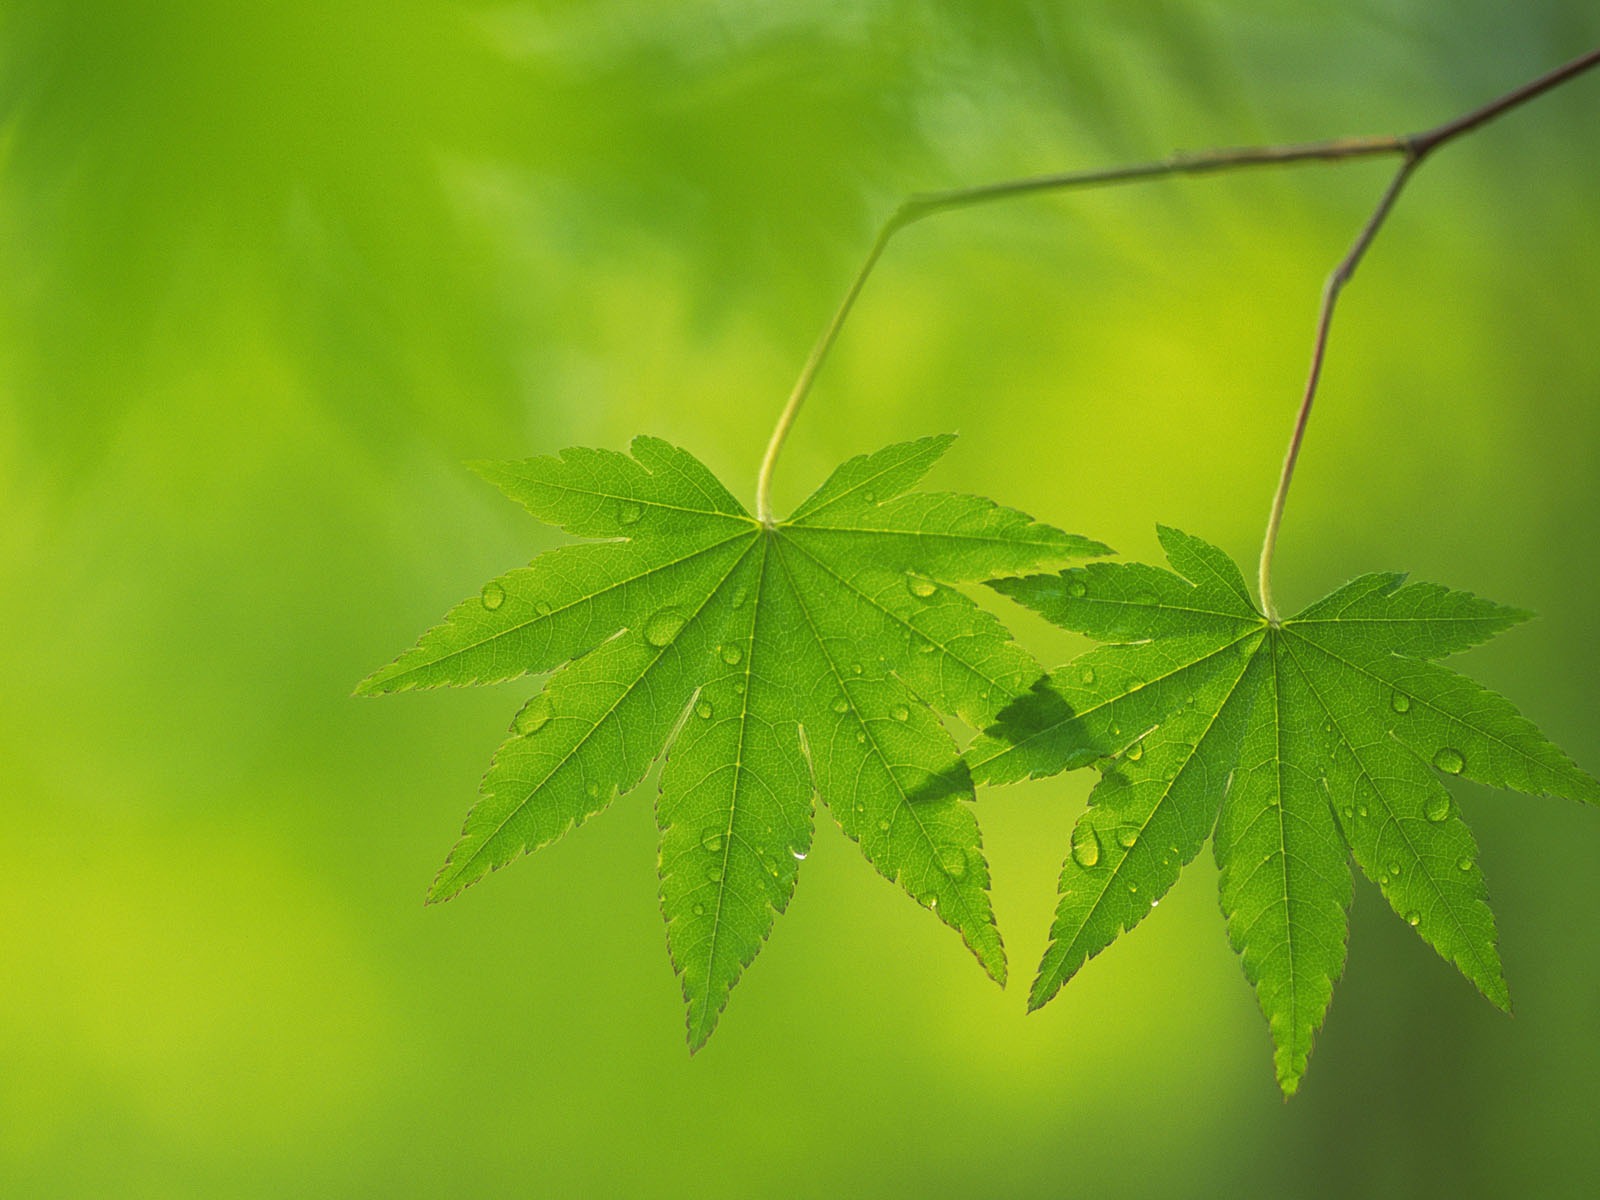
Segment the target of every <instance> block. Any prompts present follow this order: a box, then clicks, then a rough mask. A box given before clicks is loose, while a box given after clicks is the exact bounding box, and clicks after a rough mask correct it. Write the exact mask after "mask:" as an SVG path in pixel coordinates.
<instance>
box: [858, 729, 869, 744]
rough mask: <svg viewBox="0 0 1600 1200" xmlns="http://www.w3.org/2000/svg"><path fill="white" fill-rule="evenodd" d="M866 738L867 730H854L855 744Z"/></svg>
mask: <svg viewBox="0 0 1600 1200" xmlns="http://www.w3.org/2000/svg"><path fill="white" fill-rule="evenodd" d="M866 740H867V731H866V730H865V729H858V730H856V745H858V746H859V745H861V744H862V743H863V742H865V741H866Z"/></svg>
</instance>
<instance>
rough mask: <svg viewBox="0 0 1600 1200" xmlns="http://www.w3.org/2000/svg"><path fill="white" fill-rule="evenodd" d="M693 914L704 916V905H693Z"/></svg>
mask: <svg viewBox="0 0 1600 1200" xmlns="http://www.w3.org/2000/svg"><path fill="white" fill-rule="evenodd" d="M694 915H695V916H697V917H703V916H705V915H706V906H705V905H704V904H696V905H695V906H694Z"/></svg>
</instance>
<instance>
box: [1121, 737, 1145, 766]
mask: <svg viewBox="0 0 1600 1200" xmlns="http://www.w3.org/2000/svg"><path fill="white" fill-rule="evenodd" d="M1123 755H1124V757H1126V758H1127V760H1128V761H1129V762H1138V761H1139V760H1140V759H1141V758H1143V757H1144V743H1143V742H1135V743H1134V744H1133V745H1131V746H1129V747H1128V748H1127V749H1126V750H1124V751H1123Z"/></svg>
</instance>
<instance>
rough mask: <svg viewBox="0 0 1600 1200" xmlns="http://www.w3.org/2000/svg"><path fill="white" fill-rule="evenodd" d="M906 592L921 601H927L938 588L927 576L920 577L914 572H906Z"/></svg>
mask: <svg viewBox="0 0 1600 1200" xmlns="http://www.w3.org/2000/svg"><path fill="white" fill-rule="evenodd" d="M906 590H907V591H909V592H910V593H911V594H912V595H913V596H915V597H917V598H918V599H919V600H926V599H927V598H928V597H929V596H931V595H933V593H934V592H936V591H938V590H939V589H938V587H937V586H936V585H935V584H934V582H933V580H931V579H929V578H928V577H927V576H926V575H918V574H917V573H916V572H914V571H908V572H906Z"/></svg>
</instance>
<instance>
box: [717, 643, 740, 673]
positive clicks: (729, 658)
mask: <svg viewBox="0 0 1600 1200" xmlns="http://www.w3.org/2000/svg"><path fill="white" fill-rule="evenodd" d="M743 657H744V651H743V650H741V649H739V647H738V646H735V645H734V644H733V643H732V642H728V643H727V644H726V645H724V646H723V647H722V661H723V662H725V663H727V664H728V665H729V666H730V667H731V666H733V665H734V664H735V663H736V662H738V661H739V660H740V659H741V658H743Z"/></svg>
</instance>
